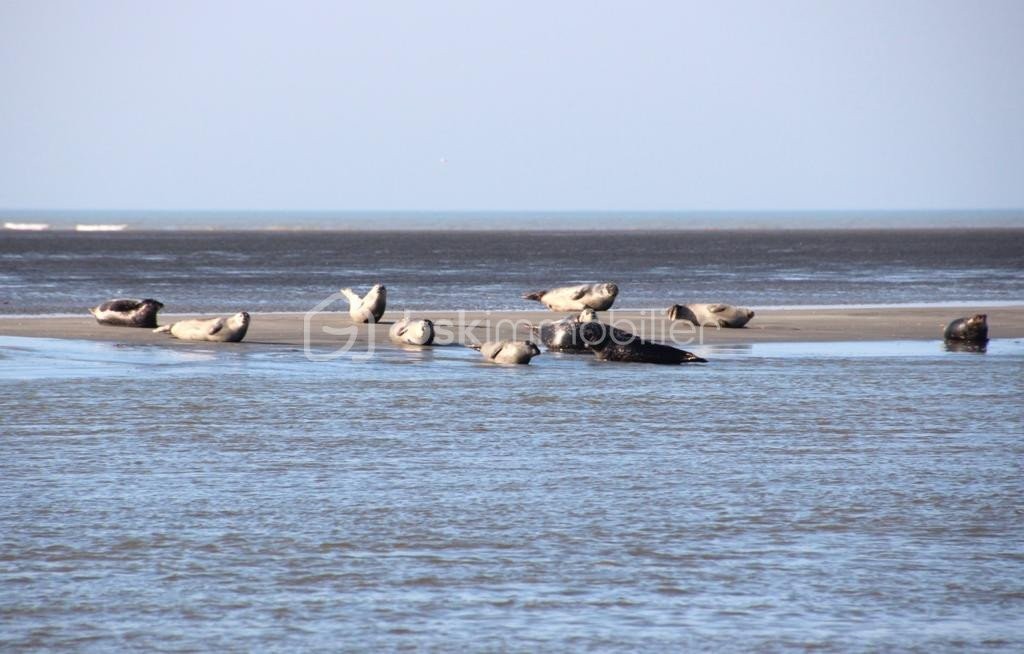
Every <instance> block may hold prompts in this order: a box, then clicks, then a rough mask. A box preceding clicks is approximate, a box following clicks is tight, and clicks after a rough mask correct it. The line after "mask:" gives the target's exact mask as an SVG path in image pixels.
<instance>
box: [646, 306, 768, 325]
mask: <svg viewBox="0 0 1024 654" xmlns="http://www.w3.org/2000/svg"><path fill="white" fill-rule="evenodd" d="M665 314H666V315H667V316H668V317H669V318H671V319H672V320H688V321H689V322H692V323H693V324H694V325H697V326H698V327H699V326H701V325H717V326H718V327H733V328H737V327H743V326H744V325H746V324H747V323H748V322H750V319H751V318H753V317H754V312H753V310H751V309H748V308H746V307H734V306H732V305H731V304H673V305H672V306H670V307H669V308H668V310H667V311H665Z"/></svg>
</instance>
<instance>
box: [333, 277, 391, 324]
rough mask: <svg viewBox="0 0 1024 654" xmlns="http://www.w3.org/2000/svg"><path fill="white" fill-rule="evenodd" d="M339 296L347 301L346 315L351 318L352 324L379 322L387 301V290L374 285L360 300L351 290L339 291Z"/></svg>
mask: <svg viewBox="0 0 1024 654" xmlns="http://www.w3.org/2000/svg"><path fill="white" fill-rule="evenodd" d="M341 294H342V295H344V296H345V297H346V298H347V299H348V305H349V309H348V315H349V316H351V317H352V322H358V323H363V322H380V318H381V316H383V315H384V307H385V305H386V304H387V299H388V289H386V288H384V285H383V284H374V286H373V288H371V289H370V292H369V293H367V294H366V295H365V296H364V297H362V298H360V297H359V296H358V295H356V294H355V293H353V292H352V289H351V288H343V289H341Z"/></svg>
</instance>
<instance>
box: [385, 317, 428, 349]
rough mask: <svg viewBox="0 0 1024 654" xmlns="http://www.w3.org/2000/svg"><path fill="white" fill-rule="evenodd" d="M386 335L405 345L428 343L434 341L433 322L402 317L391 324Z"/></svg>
mask: <svg viewBox="0 0 1024 654" xmlns="http://www.w3.org/2000/svg"><path fill="white" fill-rule="evenodd" d="M388 336H389V337H391V340H393V341H395V342H396V343H403V344H405V345H430V344H431V343H433V342H434V323H433V322H432V321H430V320H410V319H408V318H403V319H402V320H399V321H398V322H396V323H395V324H393V325H391V329H389V330H388Z"/></svg>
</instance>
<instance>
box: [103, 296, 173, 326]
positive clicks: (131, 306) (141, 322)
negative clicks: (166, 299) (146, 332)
mask: <svg viewBox="0 0 1024 654" xmlns="http://www.w3.org/2000/svg"><path fill="white" fill-rule="evenodd" d="M163 308H164V305H163V302H160V301H158V300H154V299H152V298H146V299H145V300H125V299H120V300H110V301H109V302H104V303H103V304H101V305H99V306H98V307H94V308H92V309H89V313H91V314H92V315H93V316H95V317H96V322H98V323H99V324H101V325H112V326H115V327H149V328H153V327H156V314H157V312H158V311H160V309H163Z"/></svg>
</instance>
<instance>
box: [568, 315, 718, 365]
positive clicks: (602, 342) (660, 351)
mask: <svg viewBox="0 0 1024 654" xmlns="http://www.w3.org/2000/svg"><path fill="white" fill-rule="evenodd" d="M583 337H584V341H585V342H586V344H587V347H588V348H590V350H591V351H592V352H593V353H594V356H595V357H597V358H598V359H599V360H601V361H624V362H629V363H660V364H663V365H678V364H680V363H707V360H705V359H702V358H700V357H699V356H697V355H696V354H694V353H693V352H687V351H686V350H680V349H679V348H677V347H672V346H671V345H662V344H661V343H652V342H650V341H645V340H643V339H642V338H640V337H639V336H636V335H634V334H630V333H629V332H627V331H623V330H621V329H617V328H615V327H610V326H608V325H603V324H601V323H599V322H590V323H586V324H585V325H584V326H583Z"/></svg>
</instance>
